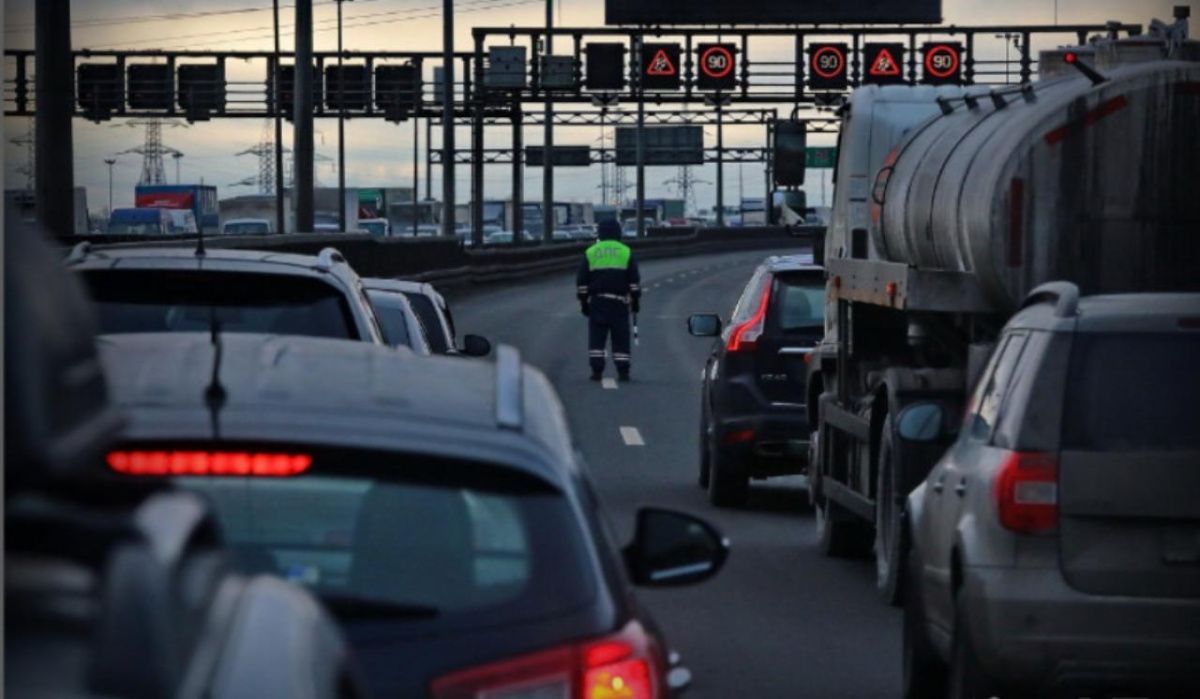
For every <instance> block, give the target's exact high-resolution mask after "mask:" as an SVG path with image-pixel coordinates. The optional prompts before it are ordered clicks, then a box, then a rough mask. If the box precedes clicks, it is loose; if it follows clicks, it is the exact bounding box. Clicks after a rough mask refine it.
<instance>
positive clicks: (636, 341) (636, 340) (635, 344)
mask: <svg viewBox="0 0 1200 699" xmlns="http://www.w3.org/2000/svg"><path fill="white" fill-rule="evenodd" d="M633 346H634V347H637V346H638V329H637V314H636V313H634V314H633Z"/></svg>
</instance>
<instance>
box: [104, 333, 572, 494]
mask: <svg viewBox="0 0 1200 699" xmlns="http://www.w3.org/2000/svg"><path fill="white" fill-rule="evenodd" d="M219 339H220V343H221V364H220V369H219V372H218V375H219V378H220V385H221V387H222V389H223V392H224V400H223V403H222V405H221V406H220V409H219V410H218V411H217V415H218V419H217V421H216V426H215V430H217V431H218V434H214V424H213V419H212V412H211V408H210V407H209V406H208V405H207V404H206V399H205V396H206V395H207V391H208V390H209V387H210V384H211V376H212V372H213V363H214V359H215V352H214V345H213V344H212V339H211V337H210V336H209V334H208V333H146V334H127V335H103V336H101V337H100V338H99V340H98V346H99V350H100V357H101V362H102V364H103V366H104V368H105V371H106V374H107V376H108V379H109V384H110V387H111V389H112V393H113V397H114V399H115V401H116V402H117V403H118V404H119V405H120V406H122V408H124V409H125V410H126V412H127V414H128V416H129V424H128V426H127V428H126V430H125V433H124V437H125V438H126V439H127V440H128V441H132V442H158V443H161V442H164V441H167V442H170V441H179V442H181V443H183V442H189V441H191V442H195V441H210V440H213V439H214V438H216V437H218V436H219V438H220V439H222V440H230V441H234V442H238V441H240V442H252V443H279V444H288V445H309V446H311V447H313V448H319V447H340V448H350V449H371V450H382V451H398V452H405V453H425V454H430V455H434V456H438V457H444V458H457V459H465V460H472V461H479V462H483V463H497V462H500V463H505V464H507V465H508V466H510V467H512V468H515V469H518V470H521V471H525V472H527V473H530V474H531V475H535V476H538V477H540V478H541V479H543V480H546V481H548V482H550V483H553V484H554V485H556V486H557V487H559V488H560V489H562V490H567V489H568V488H567V484H566V481H568V480H569V478H568V475H567V474H568V473H569V472H573V470H574V469H575V468H577V467H576V465H575V461H574V458H573V456H572V454H573V447H572V446H571V443H570V437H569V432H568V429H567V423H566V417H565V413H564V412H563V409H562V405H561V403H560V402H559V400H558V396H557V394H556V393H555V392H554V389H553V388H552V387H551V386H550V383H549V381H547V380H546V378H545V377H544V376H543V375H542V374H541V373H540V372H538V371H537V370H536V369H533V368H532V367H529V366H527V365H524V364H523V363H521V362H520V360H519V356H516V351H515V350H513V349H512V348H507V347H506V348H501V350H503V351H502V352H501V351H498V352H497V361H496V362H466V361H463V360H461V359H453V358H439V357H418V356H416V355H414V354H413V353H412V352H411V351H408V350H407V349H406V348H404V349H392V348H388V347H385V346H381V345H373V344H370V343H365V342H350V341H344V340H329V339H321V338H311V337H294V336H277V335H256V334H233V333H228V334H225V335H222V336H221V337H220V338H219ZM501 355H503V356H501ZM514 386H515V387H516V388H515V389H514V388H513V387H514ZM514 411H515V413H514ZM514 414H515V415H516V416H517V417H516V418H514V417H513V416H514Z"/></svg>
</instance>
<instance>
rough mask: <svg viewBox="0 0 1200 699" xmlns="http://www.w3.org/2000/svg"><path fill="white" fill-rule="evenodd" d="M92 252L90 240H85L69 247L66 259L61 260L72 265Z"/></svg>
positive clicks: (81, 260)
mask: <svg viewBox="0 0 1200 699" xmlns="http://www.w3.org/2000/svg"><path fill="white" fill-rule="evenodd" d="M91 252H92V242H91V241H90V240H85V241H83V242H82V243H79V244H77V245H76V246H75V247H73V248H71V252H69V253H67V259H65V260H63V264H67V265H74V264H78V263H80V262H83V261H84V260H86V259H87V256H88V255H89V254H91Z"/></svg>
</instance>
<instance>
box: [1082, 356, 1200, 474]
mask: <svg viewBox="0 0 1200 699" xmlns="http://www.w3.org/2000/svg"><path fill="white" fill-rule="evenodd" d="M1198 359H1200V335H1197V334H1194V333H1193V334H1189V335H1185V334H1176V333H1143V334H1124V333H1104V334H1085V333H1081V334H1079V335H1076V337H1075V342H1074V344H1073V347H1072V349H1071V364H1070V368H1069V369H1068V371H1067V396H1066V404H1065V408H1064V410H1063V448H1064V449H1078V450H1083V451H1137V450H1181V449H1200V399H1198V398H1197V396H1200V362H1198V361H1197V360H1198Z"/></svg>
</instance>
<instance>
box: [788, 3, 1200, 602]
mask: <svg viewBox="0 0 1200 699" xmlns="http://www.w3.org/2000/svg"><path fill="white" fill-rule="evenodd" d="M1156 30H1157V31H1152V32H1151V33H1150V34H1149V35H1145V36H1131V37H1127V38H1117V37H1115V36H1110V37H1108V38H1105V39H1099V40H1095V39H1094V40H1093V41H1092V42H1091V43H1090V44H1088V45H1086V46H1080V47H1074V48H1070V49H1058V50H1054V51H1046V52H1043V53H1042V55H1041V57H1040V62H1039V65H1040V76H1039V79H1038V80H1037V81H1035V82H1032V83H1026V84H1024V85H1019V86H1018V85H1014V86H1004V87H998V88H986V87H978V86H969V87H965V88H960V87H937V88H935V87H927V86H886V87H878V86H871V87H865V88H861V89H859V90H857V91H856V92H855V93H854V94H853V95H852V96H851V98H850V100H849V101H848V103H847V105H846V106H845V107H844V114H843V117H844V122H843V125H842V132H841V143H840V148H839V162H838V171H837V173H836V177H837V181H836V183H835V187H836V189H835V196H834V212H833V220H832V221H831V225H830V227H829V230H828V232H827V234H826V241H825V257H826V274H827V285H826V303H827V308H826V314H825V318H826V328H825V330H826V332H825V336H824V339H823V340H822V342H821V343H820V344H819V345H818V346H817V347H816V348H814V350H813V354H812V356H811V357H810V361H809V363H808V370H809V374H810V376H809V382H808V395H807V396H806V400H807V404H808V406H809V415H810V416H811V418H810V419H811V425H810V426H811V429H812V430H813V431H814V432H813V434H812V435H811V438H810V440H809V449H810V453H809V463H810V467H809V491H810V496H811V498H812V502H813V505H814V510H815V513H816V517H817V528H818V532H819V539H820V545H821V549H822V550H823V552H825V553H826V554H828V555H851V554H855V553H861V552H865V551H866V550H867V549H868V547H872V545H873V548H874V551H875V560H876V569H877V586H878V588H879V590H880V592H881V594H882V595H883V597H884V598H885V599H886V600H887V601H889V602H892V603H897V602H898V600H899V596H900V591H899V587H900V581H901V574H900V573H901V568H902V561H903V556H904V555H905V553H904V549H905V542H904V536H903V528H902V519H901V518H902V508H903V502H904V497H905V495H907V493H908V492H910V491H911V490H912V489H913V488H914V487H915V486H916V485H917V484H919V483H920V482H921V481H922V480H923V479H924V478H925V476H926V475H927V474H928V472H929V469H930V467H931V466H932V465H933V464H934V463H935V462H936V460H937V459H938V457H939V456H940V455H941V453H942V452H944V451H945V448H946V446H947V442H948V441H949V440H948V439H947V438H946V437H942V438H940V439H939V440H933V441H928V442H912V441H909V440H903V439H900V438H899V437H898V436H897V434H896V432H895V430H896V428H897V424H896V423H897V422H898V421H899V416H900V413H901V411H902V410H903V409H904V408H905V407H906V406H909V405H912V404H914V403H916V402H930V401H933V402H938V403H940V404H941V405H942V406H943V407H944V409H945V410H944V414H946V415H961V414H962V408H963V406H964V405H965V403H966V395H967V390H968V388H969V387H970V386H971V385H972V383H973V379H974V377H975V375H976V374H977V373H978V372H979V371H980V370H981V369H982V366H983V364H984V362H985V361H986V359H987V357H988V355H989V353H990V351H991V349H992V347H993V345H994V341H995V338H996V336H997V334H998V332H999V330H1000V329H1001V328H1002V327H1003V325H1004V323H1005V321H1006V320H1007V319H1008V318H1009V317H1010V316H1011V315H1012V314H1013V312H1014V311H1016V310H1017V309H1019V307H1020V305H1021V303H1022V302H1023V300H1024V298H1025V296H1026V294H1027V293H1028V292H1029V291H1030V290H1032V289H1033V288H1034V287H1036V286H1037V285H1039V284H1042V283H1044V282H1047V281H1051V280H1068V281H1071V282H1074V283H1076V284H1077V285H1079V287H1080V289H1081V291H1082V292H1083V293H1085V294H1095V293H1107V292H1138V291H1156V290H1183V289H1196V288H1198V284H1200V184H1198V183H1200V45H1198V42H1195V41H1187V40H1186V31H1187V26H1186V19H1180V20H1179V21H1178V22H1177V23H1176V24H1175V25H1173V26H1171V27H1163V26H1162V25H1159V26H1158V27H1156Z"/></svg>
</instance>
